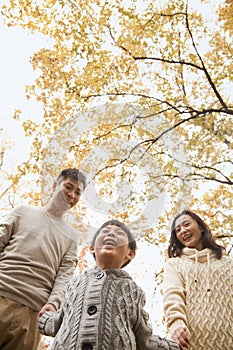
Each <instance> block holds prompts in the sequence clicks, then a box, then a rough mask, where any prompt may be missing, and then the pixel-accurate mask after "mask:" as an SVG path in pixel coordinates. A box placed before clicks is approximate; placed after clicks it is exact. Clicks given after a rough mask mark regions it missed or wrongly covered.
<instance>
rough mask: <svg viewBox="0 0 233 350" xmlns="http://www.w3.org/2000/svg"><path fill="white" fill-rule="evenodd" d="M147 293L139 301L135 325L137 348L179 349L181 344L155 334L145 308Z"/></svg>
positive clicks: (146, 349) (156, 349) (153, 349)
mask: <svg viewBox="0 0 233 350" xmlns="http://www.w3.org/2000/svg"><path fill="white" fill-rule="evenodd" d="M144 306H145V295H144V293H143V292H142V296H141V298H140V299H139V303H138V308H139V310H138V315H139V318H138V323H137V325H136V327H135V336H136V342H137V350H179V349H180V347H179V345H178V344H177V343H176V342H174V341H171V340H168V339H166V338H162V337H160V336H158V335H153V332H152V327H151V325H150V323H149V314H148V313H147V312H146V311H145V309H144Z"/></svg>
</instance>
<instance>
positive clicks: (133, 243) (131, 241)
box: [91, 220, 137, 268]
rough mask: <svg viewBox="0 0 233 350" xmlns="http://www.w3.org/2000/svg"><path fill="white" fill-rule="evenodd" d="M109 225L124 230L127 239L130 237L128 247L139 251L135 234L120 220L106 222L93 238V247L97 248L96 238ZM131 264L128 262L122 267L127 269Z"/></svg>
mask: <svg viewBox="0 0 233 350" xmlns="http://www.w3.org/2000/svg"><path fill="white" fill-rule="evenodd" d="M109 225H113V226H117V227H120V228H121V229H122V230H124V231H125V233H126V234H127V237H128V246H129V248H130V249H131V250H136V249H137V243H136V241H135V238H134V236H133V234H132V233H131V232H130V229H129V228H128V226H126V225H125V224H124V223H123V222H121V221H119V220H109V221H106V222H105V223H104V224H103V225H102V226H101V227H100V228H99V229H98V230H97V231H96V233H95V234H94V237H93V238H92V241H91V246H93V247H94V246H95V241H96V238H97V236H98V234H99V233H100V231H101V230H102V229H103V228H104V227H106V226H109ZM93 255H94V254H93ZM94 258H95V255H94ZM129 262H130V260H128V261H127V262H126V263H125V264H124V265H123V266H121V268H122V267H125V266H126V265H128V264H129Z"/></svg>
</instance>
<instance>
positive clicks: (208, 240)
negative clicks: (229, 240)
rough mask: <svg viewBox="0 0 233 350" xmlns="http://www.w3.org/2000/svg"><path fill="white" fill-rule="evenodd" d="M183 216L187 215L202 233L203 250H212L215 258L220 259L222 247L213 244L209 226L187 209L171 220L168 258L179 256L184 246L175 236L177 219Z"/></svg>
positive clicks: (213, 240)
mask: <svg viewBox="0 0 233 350" xmlns="http://www.w3.org/2000/svg"><path fill="white" fill-rule="evenodd" d="M183 215H188V216H190V217H191V218H193V219H194V220H195V221H196V222H197V224H198V226H199V228H200V230H201V232H202V242H203V246H204V248H209V249H212V251H213V252H214V254H215V256H216V258H217V259H221V257H222V253H223V251H224V247H222V246H221V245H219V244H217V243H216V242H215V239H214V237H213V236H212V233H211V230H210V228H209V226H208V225H207V224H206V223H205V222H204V220H203V219H202V218H201V217H200V216H199V215H197V214H196V213H194V212H193V211H191V210H189V209H185V210H183V211H182V212H181V213H179V214H178V215H176V217H175V218H174V219H173V222H172V226H171V237H170V242H169V246H168V256H169V258H172V257H177V256H181V254H182V249H183V248H184V245H183V244H182V243H180V241H179V240H178V238H177V236H176V221H177V219H178V218H179V217H181V216H183Z"/></svg>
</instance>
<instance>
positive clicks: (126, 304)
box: [39, 220, 179, 350]
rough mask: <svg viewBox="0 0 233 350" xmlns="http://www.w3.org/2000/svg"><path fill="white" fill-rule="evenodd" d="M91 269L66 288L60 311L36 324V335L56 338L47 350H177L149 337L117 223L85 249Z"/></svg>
mask: <svg viewBox="0 0 233 350" xmlns="http://www.w3.org/2000/svg"><path fill="white" fill-rule="evenodd" d="M90 251H91V254H93V256H94V258H95V260H96V267H95V268H91V269H88V270H86V271H85V273H84V274H83V275H81V276H75V277H74V278H73V279H72V281H71V282H70V284H69V286H68V289H67V292H66V297H65V299H64V301H63V303H62V307H61V309H60V310H59V311H58V312H57V313H52V312H46V313H45V314H43V315H42V317H41V318H40V319H39V329H40V332H41V333H42V334H45V335H50V336H56V337H55V340H54V343H53V346H52V349H53V350H58V349H63V350H64V349H65V350H71V349H74V350H123V349H124V350H136V349H137V350H162V349H163V350H168V349H171V350H177V349H179V347H178V345H177V343H175V342H172V341H169V340H166V339H164V338H160V337H159V336H156V335H152V329H151V327H150V325H149V324H148V318H149V317H148V314H147V313H146V311H145V310H144V309H143V307H144V305H145V295H144V292H143V291H142V290H141V288H140V287H138V286H137V285H136V283H135V282H134V281H133V280H132V278H131V277H130V276H129V274H128V273H127V272H126V271H123V270H121V268H122V267H124V266H126V265H127V264H128V263H129V262H130V261H131V260H132V259H133V258H134V256H135V253H136V242H135V240H134V237H133V236H132V234H131V232H130V230H129V229H128V227H127V226H126V225H125V224H123V223H121V222H120V221H118V220H110V221H107V222H106V223H104V224H103V225H102V226H101V227H100V228H99V229H98V231H97V232H96V234H95V235H94V238H93V240H92V243H91V247H90Z"/></svg>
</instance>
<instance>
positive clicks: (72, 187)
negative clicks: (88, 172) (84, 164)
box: [52, 177, 83, 211]
mask: <svg viewBox="0 0 233 350" xmlns="http://www.w3.org/2000/svg"><path fill="white" fill-rule="evenodd" d="M53 189H54V194H53V198H52V200H53V203H54V204H55V205H56V207H57V209H58V210H59V211H66V210H68V209H71V208H73V207H74V206H75V205H76V204H77V203H78V201H79V199H80V196H81V194H82V192H83V184H82V183H81V182H79V181H77V180H75V179H72V178H69V177H68V178H66V179H63V180H61V182H55V183H54V186H53Z"/></svg>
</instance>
